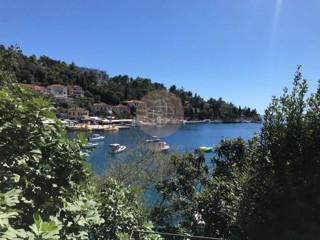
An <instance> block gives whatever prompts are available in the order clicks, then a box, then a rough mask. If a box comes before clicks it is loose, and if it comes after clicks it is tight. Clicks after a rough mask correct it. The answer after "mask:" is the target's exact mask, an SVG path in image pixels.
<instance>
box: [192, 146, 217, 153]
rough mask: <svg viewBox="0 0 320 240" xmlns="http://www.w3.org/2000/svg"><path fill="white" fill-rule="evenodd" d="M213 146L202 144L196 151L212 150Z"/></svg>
mask: <svg viewBox="0 0 320 240" xmlns="http://www.w3.org/2000/svg"><path fill="white" fill-rule="evenodd" d="M212 149H213V147H207V146H200V147H197V148H196V150H195V152H212Z"/></svg>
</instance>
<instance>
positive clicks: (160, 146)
mask: <svg viewBox="0 0 320 240" xmlns="http://www.w3.org/2000/svg"><path fill="white" fill-rule="evenodd" d="M169 149H170V146H169V145H168V144H167V143H166V142H157V144H156V147H155V150H156V151H157V152H165V151H168V150H169Z"/></svg>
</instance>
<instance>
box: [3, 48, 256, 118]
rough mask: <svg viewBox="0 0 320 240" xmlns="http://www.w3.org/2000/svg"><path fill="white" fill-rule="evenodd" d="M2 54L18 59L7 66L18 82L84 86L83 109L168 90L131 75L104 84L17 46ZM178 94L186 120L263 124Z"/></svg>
mask: <svg viewBox="0 0 320 240" xmlns="http://www.w3.org/2000/svg"><path fill="white" fill-rule="evenodd" d="M0 52H2V54H3V55H4V56H10V55H15V57H16V58H17V64H16V66H4V67H6V68H7V69H11V70H12V71H13V72H14V73H15V76H16V79H17V81H18V82H21V83H28V84H39V85H42V86H48V85H50V84H75V85H80V86H81V87H82V88H83V89H84V91H85V97H86V98H85V99H84V100H82V101H80V102H76V104H78V105H81V107H86V108H88V109H89V107H90V105H92V104H93V103H96V102H104V103H108V104H111V105H116V104H119V103H121V102H122V101H125V100H133V99H135V100H140V99H141V98H142V97H143V96H144V95H146V94H147V93H149V92H151V91H153V90H158V89H159V90H160V89H166V87H165V86H164V85H163V84H162V83H157V82H152V80H151V79H148V78H141V77H137V78H135V79H134V78H131V77H129V76H127V75H119V76H114V77H111V78H109V80H105V81H100V80H99V79H98V75H97V73H96V72H95V71H90V70H88V71H83V70H81V68H80V67H78V66H76V65H75V63H73V62H72V63H71V64H67V63H65V62H63V61H59V60H54V59H51V58H50V57H47V56H40V57H39V58H37V57H36V56H35V55H31V56H29V57H28V56H25V55H24V54H23V53H22V51H21V50H20V49H19V47H17V46H10V47H8V48H5V47H4V46H3V45H0ZM168 90H169V91H170V92H172V93H174V94H176V95H177V96H178V97H179V98H180V99H181V102H182V105H183V107H184V116H185V118H186V119H191V120H192V119H199V120H203V119H211V120H221V121H224V122H234V121H240V120H250V121H251V120H252V121H260V120H261V119H260V116H259V114H258V113H257V111H256V110H255V109H250V108H249V107H243V108H242V107H240V106H238V107H237V106H236V105H234V104H233V103H228V102H226V101H224V100H223V99H222V98H218V99H214V98H210V99H209V100H208V101H205V100H204V99H203V98H202V97H201V96H199V95H198V94H196V93H195V94H194V93H192V92H191V91H186V90H184V89H183V88H177V87H176V86H175V85H173V86H171V87H170V88H169V89H168Z"/></svg>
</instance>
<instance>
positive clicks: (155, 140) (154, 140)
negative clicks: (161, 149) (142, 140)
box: [146, 136, 160, 143]
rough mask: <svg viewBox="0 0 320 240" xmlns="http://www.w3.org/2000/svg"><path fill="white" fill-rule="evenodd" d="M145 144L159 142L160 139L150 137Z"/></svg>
mask: <svg viewBox="0 0 320 240" xmlns="http://www.w3.org/2000/svg"><path fill="white" fill-rule="evenodd" d="M146 142H147V143H155V142H160V138H158V137H157V136H152V137H151V139H147V140H146Z"/></svg>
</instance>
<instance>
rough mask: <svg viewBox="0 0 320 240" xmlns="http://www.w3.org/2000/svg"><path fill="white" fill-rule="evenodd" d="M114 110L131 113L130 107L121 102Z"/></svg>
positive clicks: (118, 112)
mask: <svg viewBox="0 0 320 240" xmlns="http://www.w3.org/2000/svg"><path fill="white" fill-rule="evenodd" d="M113 111H114V112H115V113H116V114H124V113H130V108H129V107H127V106H125V105H122V104H119V105H117V106H115V107H114V108H113Z"/></svg>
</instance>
